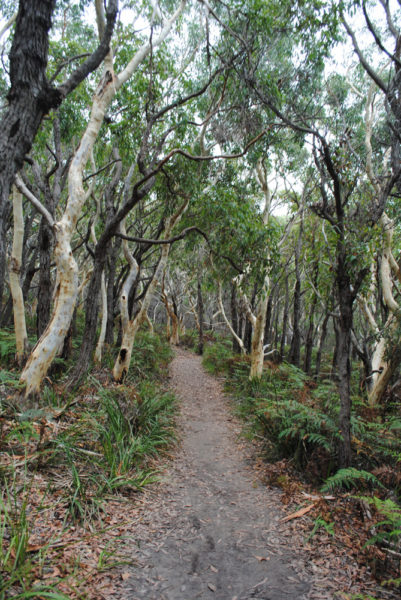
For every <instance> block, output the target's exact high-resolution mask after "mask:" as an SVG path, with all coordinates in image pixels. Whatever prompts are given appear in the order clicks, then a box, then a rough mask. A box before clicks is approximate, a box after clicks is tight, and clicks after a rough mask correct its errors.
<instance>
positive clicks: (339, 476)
mask: <svg viewBox="0 0 401 600" xmlns="http://www.w3.org/2000/svg"><path fill="white" fill-rule="evenodd" d="M366 485H371V486H375V487H383V486H382V485H381V483H380V481H379V480H378V479H377V477H375V476H374V475H373V474H372V473H369V471H363V470H359V469H356V468H355V467H348V468H346V469H339V470H338V471H337V473H335V474H334V475H332V476H331V477H329V478H328V479H326V481H325V484H324V485H323V486H322V488H321V492H323V493H326V492H332V491H334V490H336V489H343V488H346V489H351V488H356V487H361V486H362V487H363V486H366Z"/></svg>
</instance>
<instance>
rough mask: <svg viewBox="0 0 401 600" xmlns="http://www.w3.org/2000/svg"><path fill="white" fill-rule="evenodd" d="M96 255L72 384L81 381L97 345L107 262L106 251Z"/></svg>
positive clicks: (71, 379)
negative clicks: (101, 293) (100, 297)
mask: <svg viewBox="0 0 401 600" xmlns="http://www.w3.org/2000/svg"><path fill="white" fill-rule="evenodd" d="M99 254H100V256H99V255H98V256H95V261H94V268H93V273H92V277H91V280H90V282H89V286H88V294H87V297H86V301H85V327H84V333H83V339H82V345H81V348H80V351H79V357H78V360H77V362H76V365H75V367H74V369H73V372H72V374H71V377H70V382H69V385H70V386H74V385H76V384H78V383H79V381H80V379H81V378H82V377H83V375H84V374H85V373H86V372H87V370H88V368H89V364H90V361H91V358H92V354H93V351H94V349H95V345H96V328H97V321H98V317H99V296H100V286H101V282H102V271H103V269H104V266H105V262H106V252H104V253H99Z"/></svg>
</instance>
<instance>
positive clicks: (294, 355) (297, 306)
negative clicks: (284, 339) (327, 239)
mask: <svg viewBox="0 0 401 600" xmlns="http://www.w3.org/2000/svg"><path fill="white" fill-rule="evenodd" d="M300 318H301V281H300V279H299V277H297V280H296V283H295V290H294V303H293V332H292V339H291V347H290V354H289V357H288V360H289V361H290V363H292V364H293V365H295V366H296V367H299V364H300V360H301V330H300V328H299V323H300Z"/></svg>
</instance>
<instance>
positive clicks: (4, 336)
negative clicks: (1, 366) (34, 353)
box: [0, 329, 16, 363]
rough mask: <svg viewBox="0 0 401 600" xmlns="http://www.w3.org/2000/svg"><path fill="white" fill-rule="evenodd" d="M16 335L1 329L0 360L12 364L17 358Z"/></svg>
mask: <svg viewBox="0 0 401 600" xmlns="http://www.w3.org/2000/svg"><path fill="white" fill-rule="evenodd" d="M15 352H16V349H15V334H14V332H13V331H10V330H8V329H0V359H1V361H2V362H7V363H9V362H11V361H12V360H13V358H14V356H15Z"/></svg>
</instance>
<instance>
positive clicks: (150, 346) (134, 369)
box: [127, 330, 172, 383]
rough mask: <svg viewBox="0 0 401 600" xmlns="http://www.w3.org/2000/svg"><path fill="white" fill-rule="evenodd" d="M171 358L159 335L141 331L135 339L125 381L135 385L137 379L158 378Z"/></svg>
mask: <svg viewBox="0 0 401 600" xmlns="http://www.w3.org/2000/svg"><path fill="white" fill-rule="evenodd" d="M171 358H172V351H171V348H170V346H169V345H168V344H166V342H165V340H164V339H163V337H162V336H161V335H158V334H157V333H156V332H155V333H151V332H149V331H146V330H145V331H144V330H141V331H139V332H138V334H137V336H136V338H135V343H134V347H133V350H132V358H131V365H130V370H129V373H128V378H127V380H128V381H131V382H133V383H136V382H137V381H138V379H150V378H155V377H158V376H160V375H161V374H162V373H163V372H164V371H165V368H166V366H167V364H168V363H169V361H170V360H171Z"/></svg>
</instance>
